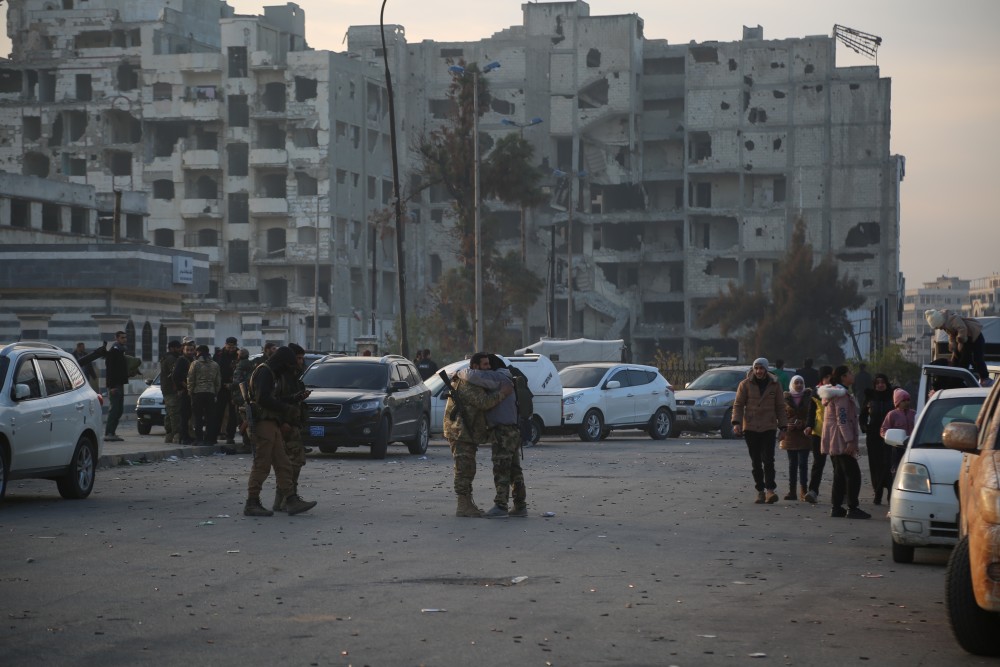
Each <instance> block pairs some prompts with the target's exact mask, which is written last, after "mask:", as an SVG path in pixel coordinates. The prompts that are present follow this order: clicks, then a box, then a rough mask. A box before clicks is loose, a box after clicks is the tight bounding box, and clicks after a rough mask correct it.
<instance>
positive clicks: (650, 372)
mask: <svg viewBox="0 0 1000 667" xmlns="http://www.w3.org/2000/svg"><path fill="white" fill-rule="evenodd" d="M559 379H560V380H561V381H562V387H563V429H564V430H569V431H575V432H576V433H577V434H578V435H579V436H580V439H581V440H583V441H585V442H593V441H594V440H601V439H603V438H606V437H607V436H608V435H609V434H610V433H611V431H612V430H617V429H642V430H644V431H646V432H647V433H649V437H651V438H653V439H654V440H663V439H664V438H666V437H667V436H669V435H670V432H671V431H672V430H673V426H674V418H675V415H676V414H677V399H676V398H675V397H674V392H673V389H671V387H670V383H669V382H667V380H666V378H664V377H663V376H662V375H660V371H659V370H657V369H656V368H655V367H653V366H641V365H639V364H615V363H593V364H578V365H576V366H567V367H566V368H564V369H562V370H561V371H559Z"/></svg>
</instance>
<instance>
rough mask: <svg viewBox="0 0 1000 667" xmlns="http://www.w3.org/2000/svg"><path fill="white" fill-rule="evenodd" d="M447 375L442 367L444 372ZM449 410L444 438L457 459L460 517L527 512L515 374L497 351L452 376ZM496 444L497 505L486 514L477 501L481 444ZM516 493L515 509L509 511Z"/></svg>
mask: <svg viewBox="0 0 1000 667" xmlns="http://www.w3.org/2000/svg"><path fill="white" fill-rule="evenodd" d="M442 373H443V371H442ZM442 379H444V380H445V382H446V383H448V384H449V392H448V402H447V403H446V405H445V411H444V437H445V438H447V439H448V443H449V444H450V445H451V455H452V457H453V459H454V462H455V495H456V496H458V508H457V510H456V511H455V516H459V517H471V518H478V517H485V518H488V519H500V518H506V517H508V516H510V517H526V516H528V504H527V490H526V488H525V485H524V472H523V471H522V470H521V455H520V450H521V446H522V443H523V442H524V438H523V435H522V429H521V426H522V425H521V424H519V421H518V407H517V400H516V396H515V393H514V378H513V376H512V375H511V372H510V371H509V370H508V368H507V366H506V365H505V364H504V362H503V361H502V360H501V359H500V358H499V357H497V356H496V355H495V354H487V353H485V352H477V353H475V354H474V355H472V357H471V358H470V359H469V368H467V369H465V370H462V371H459V372H458V373H456V374H455V376H454V377H452V378H447V377H445V378H442ZM487 442H490V443H492V448H493V456H492V459H493V484H494V486H495V488H496V495H495V496H494V497H493V507H492V508H490V509H489V510H488V511H486V512H483V511H482V510H480V509H479V508H478V507H477V506H476V503H475V501H474V500H473V499H472V481H473V479H475V477H476V453H477V451H478V449H479V445H482V444H486V443H487ZM511 497H513V500H514V507H513V508H512V509H508V501H509V500H510V499H511Z"/></svg>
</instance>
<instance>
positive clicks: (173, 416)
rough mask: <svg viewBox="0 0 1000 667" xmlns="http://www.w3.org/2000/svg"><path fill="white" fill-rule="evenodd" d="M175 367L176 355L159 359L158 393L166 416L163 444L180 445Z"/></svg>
mask: <svg viewBox="0 0 1000 667" xmlns="http://www.w3.org/2000/svg"><path fill="white" fill-rule="evenodd" d="M176 365H177V355H176V354H174V353H173V352H167V353H166V354H165V355H164V357H163V358H162V359H160V392H162V394H163V407H164V408H165V409H166V413H167V414H166V415H164V417H163V428H164V430H165V431H166V435H165V436H164V438H163V442H171V443H172V442H174V441H175V440H176V442H177V443H180V441H181V437H180V432H181V401H180V398H179V397H178V396H177V387H175V386H174V366H176Z"/></svg>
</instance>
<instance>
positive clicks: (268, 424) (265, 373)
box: [243, 347, 316, 516]
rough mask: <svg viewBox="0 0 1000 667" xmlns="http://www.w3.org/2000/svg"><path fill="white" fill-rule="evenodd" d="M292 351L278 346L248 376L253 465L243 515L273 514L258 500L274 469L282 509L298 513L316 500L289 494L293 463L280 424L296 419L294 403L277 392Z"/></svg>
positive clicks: (289, 367) (292, 361) (289, 369)
mask: <svg viewBox="0 0 1000 667" xmlns="http://www.w3.org/2000/svg"><path fill="white" fill-rule="evenodd" d="M294 369H295V354H294V353H293V352H292V351H291V350H290V349H288V348H287V347H279V348H278V349H276V350H275V351H274V354H272V355H271V356H270V357H269V358H268V360H267V361H266V362H264V363H262V364H261V365H260V366H258V367H257V369H256V370H254V373H253V376H252V377H251V378H250V394H251V396H252V399H253V403H252V406H251V407H252V409H253V426H252V429H253V436H252V440H253V447H254V452H253V467H252V468H251V469H250V480H249V482H248V483H247V501H246V506H245V507H244V508H243V514H244V515H246V516H273V515H274V512H272V511H271V510H269V509H267V508H265V507H264V506H263V505H261V503H260V492H261V490H262V489H263V488H264V481H265V480H266V479H267V477H268V475H269V474H270V473H271V468H274V476H275V478H276V483H277V495H278V496H280V497H282V498H284V499H285V511H286V512H288V514H289V515H292V514H299V513H301V512H305V511H307V510H310V509H312V508H313V507H315V506H316V501H311V502H306V501H305V500H302V499H301V498H299V497H298V496H297V495H293V494H292V466H291V464H290V463H289V461H288V455H287V454H286V452H285V440H284V436H283V435H282V430H283V429H282V427H286V428H287V427H288V425H289V424H290V422H293V421H295V420H297V419H298V418H299V415H300V414H301V413H300V407H299V405H298V404H297V403H289V402H287V401H284V400H282V398H281V395H280V393H279V388H280V380H279V379H280V377H281V375H282V374H283V373H286V372H294Z"/></svg>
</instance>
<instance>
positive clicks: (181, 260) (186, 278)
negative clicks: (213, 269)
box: [173, 255, 194, 285]
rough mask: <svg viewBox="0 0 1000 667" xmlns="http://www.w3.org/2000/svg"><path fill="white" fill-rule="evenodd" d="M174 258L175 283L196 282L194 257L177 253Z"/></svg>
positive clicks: (186, 283) (188, 283)
mask: <svg viewBox="0 0 1000 667" xmlns="http://www.w3.org/2000/svg"><path fill="white" fill-rule="evenodd" d="M173 260H174V284H175V285H191V284H192V283H194V259H192V258H191V257H183V256H180V255H176V256H174V258H173Z"/></svg>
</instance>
